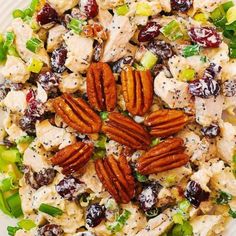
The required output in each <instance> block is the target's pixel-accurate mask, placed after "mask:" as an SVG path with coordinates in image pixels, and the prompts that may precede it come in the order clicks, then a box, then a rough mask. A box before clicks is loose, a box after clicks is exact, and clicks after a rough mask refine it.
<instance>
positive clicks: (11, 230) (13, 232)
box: [7, 226, 21, 236]
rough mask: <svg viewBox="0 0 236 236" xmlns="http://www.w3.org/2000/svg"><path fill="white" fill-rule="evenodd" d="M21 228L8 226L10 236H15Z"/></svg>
mask: <svg viewBox="0 0 236 236" xmlns="http://www.w3.org/2000/svg"><path fill="white" fill-rule="evenodd" d="M20 229H21V228H20V227H17V226H16V227H13V226H7V233H8V235H9V236H15V234H16V232H17V231H18V230H20Z"/></svg>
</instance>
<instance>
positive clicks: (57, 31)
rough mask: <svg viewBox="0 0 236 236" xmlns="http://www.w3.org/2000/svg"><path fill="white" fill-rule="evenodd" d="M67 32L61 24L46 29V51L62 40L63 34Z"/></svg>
mask: <svg viewBox="0 0 236 236" xmlns="http://www.w3.org/2000/svg"><path fill="white" fill-rule="evenodd" d="M66 32H67V30H66V28H65V27H64V26H63V25H56V26H54V27H53V28H51V29H50V30H49V31H48V40H47V51H48V52H52V51H53V50H55V49H57V48H58V47H59V46H60V45H61V43H62V42H63V35H65V34H66Z"/></svg>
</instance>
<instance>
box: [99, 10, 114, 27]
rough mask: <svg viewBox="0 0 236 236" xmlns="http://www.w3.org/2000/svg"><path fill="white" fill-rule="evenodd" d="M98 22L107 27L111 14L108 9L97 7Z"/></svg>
mask: <svg viewBox="0 0 236 236" xmlns="http://www.w3.org/2000/svg"><path fill="white" fill-rule="evenodd" d="M97 18H98V21H99V23H100V24H101V25H102V26H103V28H104V29H107V28H108V26H109V25H110V24H111V21H112V14H111V13H110V12H109V11H108V10H104V9H102V8H99V11H98V15H97Z"/></svg>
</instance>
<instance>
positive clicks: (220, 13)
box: [210, 6, 227, 27]
mask: <svg viewBox="0 0 236 236" xmlns="http://www.w3.org/2000/svg"><path fill="white" fill-rule="evenodd" d="M210 18H211V20H212V21H213V23H214V24H215V25H216V26H219V27H224V25H225V24H226V23H227V19H226V15H225V11H224V8H223V7H222V6H219V7H217V8H216V9H215V10H214V11H213V12H211V15H210Z"/></svg>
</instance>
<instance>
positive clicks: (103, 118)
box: [100, 111, 109, 120]
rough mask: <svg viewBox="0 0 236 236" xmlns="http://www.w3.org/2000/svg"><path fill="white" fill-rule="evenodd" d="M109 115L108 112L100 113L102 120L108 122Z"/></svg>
mask: <svg viewBox="0 0 236 236" xmlns="http://www.w3.org/2000/svg"><path fill="white" fill-rule="evenodd" d="M108 115H109V113H108V112H106V111H101V112H100V117H101V119H102V120H107V119H108Z"/></svg>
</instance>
